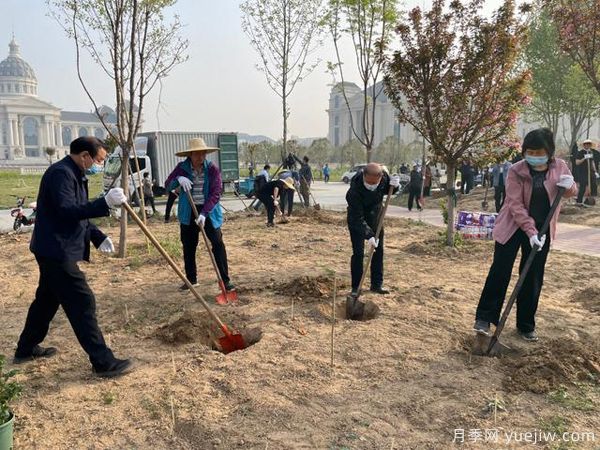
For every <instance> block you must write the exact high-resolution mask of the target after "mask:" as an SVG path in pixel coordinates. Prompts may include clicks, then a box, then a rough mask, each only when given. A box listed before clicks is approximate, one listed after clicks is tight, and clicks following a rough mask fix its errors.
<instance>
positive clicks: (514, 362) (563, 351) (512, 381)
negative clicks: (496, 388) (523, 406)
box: [503, 340, 600, 394]
mask: <svg viewBox="0 0 600 450" xmlns="http://www.w3.org/2000/svg"><path fill="white" fill-rule="evenodd" d="M503 362H505V364H506V369H507V373H508V376H507V378H506V379H505V380H504V386H505V388H506V389H507V390H508V391H512V392H520V391H530V392H534V393H536V394H544V393H547V392H549V391H552V390H555V389H558V388H559V387H560V386H561V385H569V384H574V383H577V382H586V381H587V382H592V383H598V382H599V381H600V346H599V345H598V343H592V342H576V341H572V340H553V341H549V342H548V343H547V344H546V345H545V346H544V348H540V349H536V350H534V351H532V352H530V353H527V354H525V355H523V356H521V357H510V358H505V359H503Z"/></svg>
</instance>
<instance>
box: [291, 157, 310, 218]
mask: <svg viewBox="0 0 600 450" xmlns="http://www.w3.org/2000/svg"><path fill="white" fill-rule="evenodd" d="M294 159H295V160H296V161H298V163H299V164H300V171H299V172H298V175H299V177H300V197H302V198H301V200H302V201H303V202H304V206H305V207H306V208H308V207H309V206H310V185H311V184H312V182H313V174H312V170H311V168H310V166H309V165H308V161H309V159H308V156H304V158H302V161H300V160H299V159H298V158H297V157H296V155H294Z"/></svg>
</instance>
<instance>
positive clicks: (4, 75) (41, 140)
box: [0, 37, 116, 165]
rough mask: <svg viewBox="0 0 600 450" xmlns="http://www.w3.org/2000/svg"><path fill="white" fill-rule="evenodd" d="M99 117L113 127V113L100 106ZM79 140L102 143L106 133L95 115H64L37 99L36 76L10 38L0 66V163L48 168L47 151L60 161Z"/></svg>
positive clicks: (61, 111)
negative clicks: (87, 138) (52, 151)
mask: <svg viewBox="0 0 600 450" xmlns="http://www.w3.org/2000/svg"><path fill="white" fill-rule="evenodd" d="M101 113H102V114H104V115H105V117H106V119H107V120H108V122H109V123H113V124H114V123H116V120H115V119H116V116H115V113H114V111H113V110H112V109H110V108H108V107H106V106H103V107H102V108H101ZM79 136H97V137H99V138H101V139H103V138H105V137H106V131H105V130H104V128H103V126H102V124H101V122H100V120H99V119H98V117H97V116H96V114H94V113H91V112H89V113H87V112H77V111H63V110H62V109H61V108H58V107H56V106H54V105H53V104H52V103H49V102H47V101H44V100H42V99H40V98H38V82H37V78H36V76H35V72H34V71H33V69H32V67H31V66H30V65H29V64H28V63H27V62H26V61H25V60H24V59H23V58H22V57H21V54H20V50H19V46H18V45H17V43H16V42H15V39H14V37H13V39H12V40H11V42H10V44H9V53H8V57H7V58H6V59H4V60H3V61H2V62H0V162H3V163H4V164H26V165H35V164H47V162H48V156H47V154H46V148H47V147H52V148H54V149H55V150H56V153H55V156H54V157H53V158H54V159H57V158H61V157H63V156H64V155H65V154H67V153H68V150H69V143H70V142H71V141H72V140H73V139H75V138H77V137H79Z"/></svg>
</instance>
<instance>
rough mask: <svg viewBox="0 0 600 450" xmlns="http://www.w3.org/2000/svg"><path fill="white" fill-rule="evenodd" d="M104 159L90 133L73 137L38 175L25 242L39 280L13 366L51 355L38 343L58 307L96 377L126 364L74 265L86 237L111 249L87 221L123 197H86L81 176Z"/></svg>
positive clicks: (86, 252) (84, 254)
mask: <svg viewBox="0 0 600 450" xmlns="http://www.w3.org/2000/svg"><path fill="white" fill-rule="evenodd" d="M105 158H106V144H104V143H103V142H102V141H100V140H99V139H97V138H95V137H92V136H85V137H79V138H77V139H75V140H74V141H73V142H71V144H70V153H69V155H67V156H65V157H64V158H63V159H62V160H60V161H59V162H57V163H54V164H53V165H51V166H50V167H49V168H48V169H47V170H46V172H45V173H44V175H43V176H42V180H41V182H40V189H39V193H38V198H37V215H36V221H35V227H34V228H33V235H32V236H31V243H30V245H29V249H30V250H31V252H32V253H33V254H34V255H35V259H36V261H37V264H38V268H39V274H40V276H39V284H38V288H37V291H36V293H35V300H34V301H33V303H32V304H31V306H30V307H29V311H28V313H27V319H26V320H25V326H24V328H23V331H22V333H21V336H20V338H19V342H18V344H17V350H16V351H15V358H14V361H13V362H14V363H15V364H21V363H24V362H27V361H31V360H33V359H36V358H47V357H51V356H53V355H55V354H56V353H57V350H56V348H53V347H47V348H44V347H41V346H40V345H39V344H41V343H42V342H43V341H44V339H45V338H46V335H47V334H48V329H49V326H50V322H51V321H52V319H53V318H54V316H55V314H56V312H57V310H58V307H59V306H61V307H62V308H63V310H64V312H65V315H66V316H67V319H69V323H70V324H71V327H72V328H73V331H74V332H75V336H77V340H78V341H79V344H80V345H81V347H83V349H84V350H85V352H86V353H87V354H88V356H89V359H90V362H91V363H92V368H93V372H94V373H95V374H96V375H97V376H99V377H105V378H112V377H116V376H119V375H122V374H124V373H125V372H127V371H128V370H129V369H130V368H131V366H132V363H131V361H130V360H129V359H118V358H115V356H114V354H113V352H112V350H111V349H110V348H108V346H107V345H106V342H105V341H104V337H103V335H102V331H100V327H99V326H98V320H97V318H96V299H95V297H94V293H93V292H92V290H91V289H90V287H89V285H88V283H87V280H86V277H85V274H84V273H83V272H82V271H81V270H80V269H79V266H78V262H79V261H87V262H89V260H90V241H91V243H92V244H94V246H95V247H96V248H97V249H98V250H99V251H100V252H102V253H112V252H114V251H115V247H114V245H113V243H112V240H111V239H110V237H108V236H106V235H105V234H104V233H102V231H100V230H99V229H98V228H97V227H96V226H95V225H94V224H93V223H92V222H90V220H89V219H92V218H94V217H104V216H108V215H109V211H110V208H116V207H118V206H120V205H121V204H123V203H125V202H126V201H127V197H125V194H124V193H123V189H121V188H113V189H111V190H109V191H108V192H107V193H106V195H105V196H104V197H101V198H98V199H96V200H93V201H91V202H90V201H89V200H88V180H87V178H86V176H85V175H86V173H87V174H89V173H93V171H94V169H97V168H98V167H100V168H101V167H102V164H103V162H104V159H105ZM115 270H116V269H115ZM90 271H92V272H93V270H90ZM94 275H96V274H94ZM69 370H72V369H71V368H69Z"/></svg>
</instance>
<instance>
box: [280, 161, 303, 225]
mask: <svg viewBox="0 0 600 450" xmlns="http://www.w3.org/2000/svg"><path fill="white" fill-rule="evenodd" d="M288 178H290V179H291V183H292V185H293V186H294V189H286V190H285V191H284V192H281V196H280V201H281V212H282V213H283V214H286V209H287V214H286V215H287V216H288V217H290V216H291V215H292V211H293V209H294V192H295V191H296V189H298V186H299V184H300V183H299V175H298V172H296V171H295V170H284V171H283V172H281V173H280V174H279V179H280V180H286V179H288Z"/></svg>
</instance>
